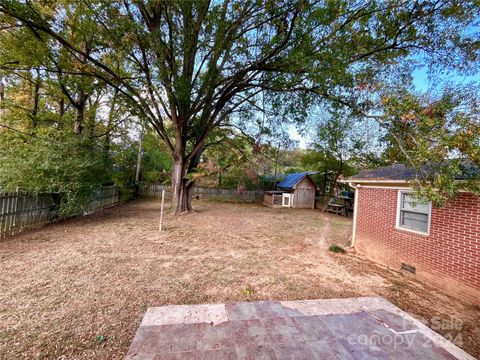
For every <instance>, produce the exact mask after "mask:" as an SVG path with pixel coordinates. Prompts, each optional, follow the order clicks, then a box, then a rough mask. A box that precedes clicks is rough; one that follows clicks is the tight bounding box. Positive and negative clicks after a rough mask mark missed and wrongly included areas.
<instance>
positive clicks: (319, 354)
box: [307, 338, 353, 360]
mask: <svg viewBox="0 0 480 360" xmlns="http://www.w3.org/2000/svg"><path fill="white" fill-rule="evenodd" d="M307 345H308V346H309V347H310V350H311V351H312V353H313V354H314V355H315V358H316V359H318V360H320V359H321V360H323V359H325V360H326V359H328V360H330V359H342V360H353V357H352V356H351V355H350V353H349V352H348V350H347V349H345V347H344V346H343V344H342V343H341V342H340V341H338V340H337V339H328V338H324V339H321V340H315V341H308V342H307Z"/></svg>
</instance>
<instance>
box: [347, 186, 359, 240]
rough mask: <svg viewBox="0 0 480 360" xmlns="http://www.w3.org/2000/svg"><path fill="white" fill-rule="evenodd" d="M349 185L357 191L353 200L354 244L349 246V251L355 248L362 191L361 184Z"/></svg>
mask: <svg viewBox="0 0 480 360" xmlns="http://www.w3.org/2000/svg"><path fill="white" fill-rule="evenodd" d="M348 185H349V186H350V187H352V188H354V189H355V195H354V198H353V226H352V236H351V237H352V242H351V243H350V245H349V246H348V248H349V249H353V248H355V232H356V230H357V213H358V199H359V195H360V193H359V191H358V190H360V186H361V185H360V184H356V185H353V184H352V183H351V182H349V183H348Z"/></svg>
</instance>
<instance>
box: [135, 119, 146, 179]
mask: <svg viewBox="0 0 480 360" xmlns="http://www.w3.org/2000/svg"><path fill="white" fill-rule="evenodd" d="M143 136H144V127H143V124H142V129H141V130H140V138H139V139H138V154H137V166H136V168H135V183H137V184H138V183H139V182H140V177H141V175H142V152H143Z"/></svg>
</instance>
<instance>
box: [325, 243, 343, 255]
mask: <svg viewBox="0 0 480 360" xmlns="http://www.w3.org/2000/svg"><path fill="white" fill-rule="evenodd" d="M328 250H330V251H331V252H334V253H337V254H344V253H345V249H344V248H342V247H341V246H338V245H337V244H332V245H330V246H329V247H328Z"/></svg>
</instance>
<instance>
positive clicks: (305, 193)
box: [263, 172, 318, 209]
mask: <svg viewBox="0 0 480 360" xmlns="http://www.w3.org/2000/svg"><path fill="white" fill-rule="evenodd" d="M313 174H315V173H314V172H302V173H293V174H289V175H287V176H286V177H285V179H283V180H282V181H281V182H279V183H278V184H277V188H278V190H274V191H266V192H265V195H264V199H263V204H264V205H266V206H270V207H293V208H300V209H313V208H315V195H316V192H317V190H318V187H317V185H316V184H315V182H314V181H313V180H312V178H311V175H313Z"/></svg>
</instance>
